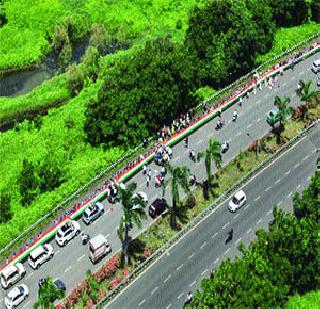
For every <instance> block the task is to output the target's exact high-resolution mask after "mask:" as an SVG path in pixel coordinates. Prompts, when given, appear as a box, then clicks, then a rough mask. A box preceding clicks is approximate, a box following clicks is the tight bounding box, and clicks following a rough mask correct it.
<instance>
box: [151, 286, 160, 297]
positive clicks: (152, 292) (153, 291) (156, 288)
mask: <svg viewBox="0 0 320 309" xmlns="http://www.w3.org/2000/svg"><path fill="white" fill-rule="evenodd" d="M158 289H159V287H157V286H156V287H155V288H154V289H153V290H152V291H151V295H153V294H154V293H155V291H156V290H158Z"/></svg>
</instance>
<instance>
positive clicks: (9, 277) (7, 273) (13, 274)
mask: <svg viewBox="0 0 320 309" xmlns="http://www.w3.org/2000/svg"><path fill="white" fill-rule="evenodd" d="M25 274H26V270H25V268H24V267H23V265H22V264H21V263H17V264H16V265H9V266H7V267H6V268H4V269H3V270H2V271H1V274H0V281H1V285H2V287H3V288H4V289H6V288H8V287H10V286H12V285H13V284H15V283H17V282H18V281H20V280H21V279H22V278H23V276H24V275H25Z"/></svg>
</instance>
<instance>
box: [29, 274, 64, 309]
mask: <svg viewBox="0 0 320 309" xmlns="http://www.w3.org/2000/svg"><path fill="white" fill-rule="evenodd" d="M63 297H64V291H63V290H61V289H59V288H57V287H56V286H55V284H54V283H53V280H52V278H51V277H47V278H46V279H45V282H44V283H43V284H42V285H41V286H40V288H39V298H38V300H37V302H36V303H35V304H34V308H50V309H51V308H54V304H53V303H54V301H55V300H57V299H61V298H63Z"/></svg>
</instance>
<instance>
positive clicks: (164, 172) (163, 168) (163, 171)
mask: <svg viewBox="0 0 320 309" xmlns="http://www.w3.org/2000/svg"><path fill="white" fill-rule="evenodd" d="M165 175H166V168H165V167H164V166H162V167H161V176H162V177H164V176H165Z"/></svg>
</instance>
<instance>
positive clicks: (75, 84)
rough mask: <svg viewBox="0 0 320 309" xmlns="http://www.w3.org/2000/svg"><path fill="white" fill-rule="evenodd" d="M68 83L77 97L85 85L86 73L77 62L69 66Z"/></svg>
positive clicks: (71, 91)
mask: <svg viewBox="0 0 320 309" xmlns="http://www.w3.org/2000/svg"><path fill="white" fill-rule="evenodd" d="M67 84H68V88H69V91H70V93H71V96H72V97H75V96H76V95H77V94H78V93H79V92H80V91H81V90H82V89H83V87H84V74H83V71H82V68H80V67H79V66H77V65H76V64H75V63H73V64H72V65H70V66H69V68H68V71H67Z"/></svg>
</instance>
